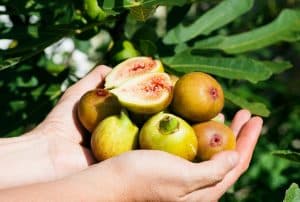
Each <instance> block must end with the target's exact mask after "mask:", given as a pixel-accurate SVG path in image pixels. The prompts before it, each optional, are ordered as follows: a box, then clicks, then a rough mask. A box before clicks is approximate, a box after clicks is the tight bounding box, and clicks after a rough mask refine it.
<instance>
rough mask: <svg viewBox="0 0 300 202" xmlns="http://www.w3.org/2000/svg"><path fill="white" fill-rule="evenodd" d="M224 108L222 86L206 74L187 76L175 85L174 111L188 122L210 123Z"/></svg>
mask: <svg viewBox="0 0 300 202" xmlns="http://www.w3.org/2000/svg"><path fill="white" fill-rule="evenodd" d="M223 106H224V93H223V90H222V87H221V85H220V84H219V83H218V82H217V81H216V80H215V79H214V78H213V77H212V76H210V75H208V74H206V73H202V72H192V73H188V74H185V75H184V76H182V77H181V78H180V79H179V80H178V81H177V82H176V84H175V87H174V94H173V102H172V110H173V111H174V113H176V114H177V115H179V116H181V117H183V118H185V119H187V120H190V121H194V122H201V121H208V120H210V119H211V118H213V117H215V116H216V115H217V114H218V113H220V112H221V111H222V109H223Z"/></svg>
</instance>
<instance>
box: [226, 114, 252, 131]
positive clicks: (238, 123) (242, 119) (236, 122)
mask: <svg viewBox="0 0 300 202" xmlns="http://www.w3.org/2000/svg"><path fill="white" fill-rule="evenodd" d="M250 118H251V113H250V112H249V111H248V110H246V109H242V110H240V111H238V112H237V113H236V115H235V116H234V118H233V120H232V123H231V126H230V128H231V129H232V131H233V133H234V134H235V136H238V134H239V131H240V130H241V128H242V127H243V125H244V124H245V123H246V122H247V121H248V120H249V119H250Z"/></svg>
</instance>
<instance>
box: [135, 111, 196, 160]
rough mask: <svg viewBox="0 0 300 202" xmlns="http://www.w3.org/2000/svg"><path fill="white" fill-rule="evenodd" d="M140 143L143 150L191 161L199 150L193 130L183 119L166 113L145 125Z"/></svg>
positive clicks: (157, 115) (161, 113) (156, 116)
mask: <svg viewBox="0 0 300 202" xmlns="http://www.w3.org/2000/svg"><path fill="white" fill-rule="evenodd" d="M139 143H140V147H141V148H142V149H154V150H162V151H165V152H169V153H171V154H174V155H177V156H180V157H182V158H185V159H187V160H190V161H192V160H193V159H194V158H195V156H196V154H197V148H198V142H197V137H196V134H195V132H194V130H193V128H192V127H191V126H190V125H189V124H188V123H187V122H186V121H184V120H183V119H181V118H179V117H177V116H175V115H173V114H170V113H164V112H160V113H158V114H156V115H154V116H153V117H151V118H150V119H149V120H148V121H147V122H146V123H145V124H144V126H143V127H142V129H141V131H140V137H139Z"/></svg>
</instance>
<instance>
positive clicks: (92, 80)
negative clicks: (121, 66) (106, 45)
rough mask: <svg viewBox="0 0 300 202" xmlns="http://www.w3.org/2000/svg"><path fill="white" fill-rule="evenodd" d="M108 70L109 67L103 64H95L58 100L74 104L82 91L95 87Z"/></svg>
mask: <svg viewBox="0 0 300 202" xmlns="http://www.w3.org/2000/svg"><path fill="white" fill-rule="evenodd" d="M110 71H111V68H110V67H107V66H105V65H100V66H97V67H96V68H95V69H94V70H93V71H91V72H90V73H89V74H88V75H86V76H85V77H84V78H82V79H81V80H79V81H78V82H77V83H75V84H74V85H72V86H71V87H69V88H68V89H67V90H66V92H65V93H64V95H63V96H62V98H61V100H60V102H61V101H64V100H68V101H71V102H73V104H75V103H76V102H77V101H78V100H79V99H80V97H81V96H82V95H83V94H84V93H86V92H87V91H89V90H92V89H95V88H96V87H97V86H98V85H100V84H101V83H102V82H103V81H104V78H105V77H106V75H107V74H108V73H109V72H110Z"/></svg>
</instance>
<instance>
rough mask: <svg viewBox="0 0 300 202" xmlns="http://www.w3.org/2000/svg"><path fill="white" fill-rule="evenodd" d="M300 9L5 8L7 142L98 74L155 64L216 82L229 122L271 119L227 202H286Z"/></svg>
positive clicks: (78, 0)
mask: <svg viewBox="0 0 300 202" xmlns="http://www.w3.org/2000/svg"><path fill="white" fill-rule="evenodd" d="M299 6H300V1H299V0H286V1H284V0H266V1H260V0H243V1H241V0H223V1H220V0H214V1H211V0H198V1H195V0H173V1H167V0H120V1H111V0H98V1H97V0H75V1H71V0H62V1H54V2H53V1H49V2H47V1H41V0H36V1H32V0H22V1H19V0H2V1H1V2H0V32H1V35H0V70H1V71H0V93H1V98H2V99H1V100H0V107H1V109H2V116H1V117H0V123H1V127H0V135H1V136H3V137H10V136H17V135H20V134H22V133H24V132H25V131H27V130H30V129H31V128H32V127H34V126H35V125H36V124H37V123H38V122H40V121H41V120H42V119H43V118H44V117H45V116H46V114H47V113H48V112H49V111H50V109H51V108H52V107H53V105H54V104H55V103H56V101H57V99H58V98H59V96H60V95H61V94H62V93H63V91H64V90H65V89H66V88H67V87H68V86H69V85H71V84H72V83H74V82H76V81H77V80H78V79H80V78H81V77H83V76H84V75H85V74H86V73H87V72H88V71H90V70H91V69H92V68H93V67H94V66H95V65H97V64H107V65H111V66H114V65H115V64H117V63H118V62H120V61H122V60H124V59H125V58H128V57H132V56H137V55H147V56H151V57H155V58H160V59H161V60H162V61H163V63H164V66H165V67H166V70H167V71H169V72H171V73H173V74H177V75H182V74H184V73H187V72H190V71H204V72H207V73H210V74H212V75H214V76H215V77H217V79H218V80H219V81H220V82H221V84H222V86H223V88H224V89H225V97H226V101H227V102H226V107H225V109H224V113H225V114H226V115H227V116H228V117H229V119H230V118H231V117H232V115H233V114H234V112H235V111H236V110H237V109H238V108H247V109H249V110H250V111H251V112H252V113H253V114H256V115H260V116H264V117H265V127H264V133H263V135H262V137H261V139H260V141H259V144H258V146H257V149H256V152H255V154H254V159H253V163H252V165H251V167H250V168H249V171H248V172H247V174H245V175H244V176H243V177H242V178H241V179H240V180H239V181H238V183H236V185H235V186H234V187H233V189H232V190H231V192H229V193H227V194H226V195H225V196H224V197H223V198H222V200H221V201H237V200H243V201H277V200H278V199H279V198H280V199H282V198H283V195H284V191H285V190H286V189H287V188H288V186H289V185H290V184H291V183H292V182H295V181H297V180H298V181H299V180H300V174H299V172H298V170H299V164H297V163H295V162H293V161H288V160H285V159H281V158H278V157H277V156H281V157H282V156H284V157H285V158H288V159H294V160H295V159H299V150H300V146H299V144H300V143H299V141H300V140H299V137H298V139H297V134H299V132H300V105H299V103H298V102H297V101H298V100H299V99H300V93H299V90H298V86H300V82H299V79H298V77H299V75H300V71H299V66H300V61H299V56H300V42H299V41H300V10H299ZM3 44H6V45H3ZM292 66H294V68H291V67H292ZM276 150H280V151H276ZM282 150H284V151H282ZM271 152H272V153H273V154H276V155H277V156H276V155H272V153H271ZM290 189H291V188H290ZM290 189H289V191H288V192H287V193H290V192H293V190H296V189H295V188H293V189H291V190H290ZM295 193H296V192H295ZM287 201H288V200H287Z"/></svg>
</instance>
